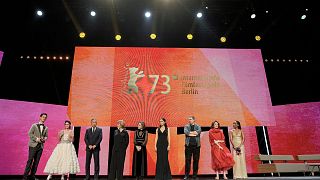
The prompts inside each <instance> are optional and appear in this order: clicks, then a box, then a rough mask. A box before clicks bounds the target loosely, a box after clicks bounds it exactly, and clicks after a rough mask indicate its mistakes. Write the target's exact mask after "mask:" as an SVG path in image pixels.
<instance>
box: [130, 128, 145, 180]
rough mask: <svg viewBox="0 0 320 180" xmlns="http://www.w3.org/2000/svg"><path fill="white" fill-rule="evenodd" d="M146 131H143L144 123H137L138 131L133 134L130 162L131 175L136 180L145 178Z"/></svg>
mask: <svg viewBox="0 0 320 180" xmlns="http://www.w3.org/2000/svg"><path fill="white" fill-rule="evenodd" d="M147 142H148V131H147V130H145V124H144V122H139V123H138V130H136V131H135V134H134V146H135V147H134V151H133V162H132V175H133V176H135V177H136V178H137V179H143V177H146V176H147V170H148V165H147V149H146V145H147Z"/></svg>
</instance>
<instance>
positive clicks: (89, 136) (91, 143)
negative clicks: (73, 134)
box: [84, 118, 102, 180]
mask: <svg viewBox="0 0 320 180" xmlns="http://www.w3.org/2000/svg"><path fill="white" fill-rule="evenodd" d="M84 141H85V143H86V180H89V179H90V162H91V158H92V154H93V159H94V179H95V180H96V179H98V177H99V171H100V163H99V153H100V143H101V141H102V129H101V128H98V127H97V120H96V119H94V118H93V119H91V127H90V128H88V129H87V130H86V134H85V136H84Z"/></svg>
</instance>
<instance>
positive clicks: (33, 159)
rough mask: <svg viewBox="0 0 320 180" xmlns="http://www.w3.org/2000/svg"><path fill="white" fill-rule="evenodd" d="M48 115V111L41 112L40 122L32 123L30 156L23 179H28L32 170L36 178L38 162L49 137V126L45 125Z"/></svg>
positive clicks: (32, 174) (33, 177) (32, 176)
mask: <svg viewBox="0 0 320 180" xmlns="http://www.w3.org/2000/svg"><path fill="white" fill-rule="evenodd" d="M47 117H48V115H47V114H46V113H42V114H40V118H39V122H38V123H35V124H32V126H31V128H30V130H29V132H28V135H29V143H28V144H29V156H28V161H27V165H26V168H25V170H24V174H23V179H24V180H26V179H28V175H29V173H30V171H31V174H30V176H31V179H34V180H36V179H37V178H36V177H35V175H36V172H37V168H38V164H39V161H40V158H41V155H42V151H43V143H45V141H46V140H47V139H48V127H47V126H45V125H44V122H45V121H46V120H47Z"/></svg>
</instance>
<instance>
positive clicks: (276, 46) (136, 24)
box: [0, 0, 320, 105]
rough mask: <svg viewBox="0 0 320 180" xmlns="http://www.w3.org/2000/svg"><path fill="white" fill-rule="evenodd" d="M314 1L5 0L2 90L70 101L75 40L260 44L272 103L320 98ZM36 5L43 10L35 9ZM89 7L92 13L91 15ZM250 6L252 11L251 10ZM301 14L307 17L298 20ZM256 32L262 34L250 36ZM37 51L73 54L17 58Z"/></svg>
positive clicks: (10, 95)
mask: <svg viewBox="0 0 320 180" xmlns="http://www.w3.org/2000/svg"><path fill="white" fill-rule="evenodd" d="M311 2H312V1H311V0H304V1H297V2H295V1H280V0H277V1H276V0H261V1H259V0H255V1H252V0H90V1H88V0H64V1H61V0H27V1H21V2H20V1H19V2H17V1H3V2H1V3H0V23H1V25H0V27H1V28H0V50H2V51H4V52H5V56H4V60H3V62H2V65H1V67H0V80H1V88H0V98H5V99H16V100H25V101H34V102H45V103H52V104H62V105H67V101H68V92H69V84H70V79H71V71H72V57H73V51H74V47H75V46H116V47H120V46H138V47H210V48H258V49H261V51H262V55H263V57H264V58H265V59H271V58H273V59H275V62H273V63H271V62H270V61H268V62H265V69H266V74H267V79H268V83H269V88H270V93H271V97H272V101H273V104H274V105H278V104H289V103H301V102H309V101H319V100H320V98H319V91H318V90H319V89H318V88H317V86H318V85H317V84H318V83H317V82H319V77H320V76H319V73H318V67H319V66H317V65H318V63H317V62H318V61H319V59H317V57H316V56H315V47H314V45H313V44H314V42H315V39H317V38H318V37H319V34H318V33H316V32H320V31H319V27H318V26H316V23H315V22H317V23H319V19H320V18H319V16H316V14H315V13H314V12H316V11H317V9H316V8H315V6H314V5H313V4H312V3H311ZM206 7H207V8H206ZM306 9H308V10H306ZM37 10H42V11H43V13H44V15H43V16H41V17H39V16H37V15H36V11H37ZM91 10H94V11H95V12H96V16H95V17H92V16H90V11H91ZM147 10H149V11H150V12H151V13H152V15H151V18H149V19H146V18H145V17H144V12H145V11H147ZM266 11H268V13H266ZM197 12H202V13H203V17H202V18H201V19H198V18H196V13H197ZM253 12H254V13H255V14H256V15H257V16H256V18H255V19H251V18H250V15H251V14H252V13H253ZM303 14H305V15H306V16H307V17H306V19H304V20H301V18H300V17H301V16H302V15H303ZM82 31H83V32H85V33H86V37H85V38H84V39H81V38H79V33H80V32H82ZM150 33H156V34H157V39H156V40H151V39H150V38H149V34H150ZM188 33H192V34H193V36H194V39H193V40H191V41H190V40H187V39H186V35H187V34H188ZM115 34H121V35H122V39H121V41H116V40H115V39H114V36H115ZM255 35H260V36H261V37H262V40H261V41H260V42H257V41H255V39H254V37H255ZM221 36H226V37H227V42H226V43H221V42H220V41H219V38H220V37H221ZM41 55H43V56H47V55H48V56H53V55H56V56H60V55H63V56H70V60H66V61H59V62H58V61H45V60H43V61H41V60H33V59H25V58H23V59H20V57H21V56H24V57H26V56H31V57H33V56H41ZM276 59H280V62H276ZM283 59H285V60H286V62H282V60H283ZM288 59H292V62H290V63H289V62H288V61H287V60H288ZM294 59H298V60H299V61H298V62H294ZM300 60H303V62H300ZM305 60H308V62H306V61H305Z"/></svg>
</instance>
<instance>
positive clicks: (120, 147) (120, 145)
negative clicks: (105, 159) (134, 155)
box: [108, 120, 129, 180]
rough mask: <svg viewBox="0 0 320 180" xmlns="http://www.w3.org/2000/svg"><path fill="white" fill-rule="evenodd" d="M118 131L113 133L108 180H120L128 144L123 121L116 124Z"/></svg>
mask: <svg viewBox="0 0 320 180" xmlns="http://www.w3.org/2000/svg"><path fill="white" fill-rule="evenodd" d="M117 123H118V124H117V127H118V129H117V130H115V132H114V137H113V138H114V141H113V142H114V144H113V148H112V157H111V164H110V173H109V178H108V179H109V180H114V179H117V180H122V179H123V168H124V160H125V158H126V150H127V147H128V144H129V135H128V132H127V131H126V129H125V125H124V121H123V120H119V121H118V122H117Z"/></svg>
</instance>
